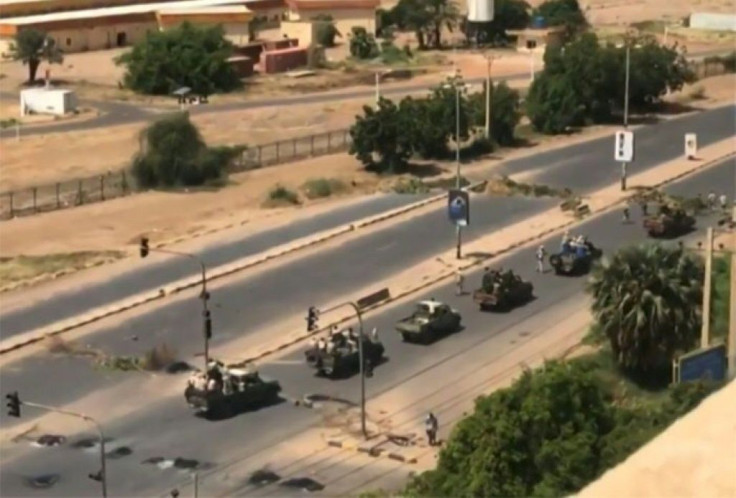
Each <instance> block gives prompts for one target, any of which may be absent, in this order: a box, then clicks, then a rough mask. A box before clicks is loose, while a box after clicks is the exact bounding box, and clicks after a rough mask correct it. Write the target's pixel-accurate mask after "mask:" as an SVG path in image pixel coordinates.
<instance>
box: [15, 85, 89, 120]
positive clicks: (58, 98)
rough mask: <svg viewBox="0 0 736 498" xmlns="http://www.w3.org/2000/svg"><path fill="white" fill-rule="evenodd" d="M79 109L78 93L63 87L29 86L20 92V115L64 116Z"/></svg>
mask: <svg viewBox="0 0 736 498" xmlns="http://www.w3.org/2000/svg"><path fill="white" fill-rule="evenodd" d="M76 110H77V95H76V93H74V91H73V90H64V89H61V88H28V89H26V90H21V92H20V115H21V116H25V115H27V114H53V115H55V116H63V115H64V114H68V113H70V112H74V111H76Z"/></svg>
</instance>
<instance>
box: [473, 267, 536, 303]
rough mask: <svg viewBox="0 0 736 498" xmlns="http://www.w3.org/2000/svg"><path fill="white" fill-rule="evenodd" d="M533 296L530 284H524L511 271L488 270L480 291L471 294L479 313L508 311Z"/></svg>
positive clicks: (532, 288)
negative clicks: (498, 310)
mask: <svg viewBox="0 0 736 498" xmlns="http://www.w3.org/2000/svg"><path fill="white" fill-rule="evenodd" d="M533 294H534V286H533V285H532V284H531V282H525V281H524V280H522V279H521V277H520V276H519V275H515V274H514V272H513V271H511V270H508V271H507V272H505V273H502V272H500V271H498V270H489V271H487V272H486V273H485V274H484V275H483V281H482V283H481V287H480V289H477V290H476V291H474V292H473V301H475V302H476V303H478V305H479V306H480V309H481V311H488V310H494V309H510V308H513V307H514V306H518V305H519V304H522V303H525V302H527V301H529V300H530V299H531V298H532V296H533Z"/></svg>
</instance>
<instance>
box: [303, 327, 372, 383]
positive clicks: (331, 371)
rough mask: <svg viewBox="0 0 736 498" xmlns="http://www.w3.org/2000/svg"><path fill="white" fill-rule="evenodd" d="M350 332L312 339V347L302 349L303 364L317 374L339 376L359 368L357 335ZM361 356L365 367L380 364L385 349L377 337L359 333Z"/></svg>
mask: <svg viewBox="0 0 736 498" xmlns="http://www.w3.org/2000/svg"><path fill="white" fill-rule="evenodd" d="M359 335H360V334H353V333H352V331H350V330H347V331H342V332H337V333H333V334H331V335H330V336H329V337H328V338H327V339H326V340H325V339H320V340H319V341H313V343H312V346H311V347H310V348H309V349H308V350H307V351H305V352H304V356H306V359H307V364H308V365H309V366H310V367H312V368H314V369H316V370H317V374H318V375H322V376H325V377H332V378H336V377H340V376H342V375H346V374H348V373H350V372H356V371H358V369H359V368H360V349H359V344H358V336H359ZM362 341H363V357H364V361H365V368H366V370H371V369H372V368H373V367H374V366H376V365H378V363H380V361H381V359H382V358H383V353H384V351H385V348H384V347H383V344H382V343H381V341H379V340H378V338H377V337H369V336H367V335H366V334H363V337H362Z"/></svg>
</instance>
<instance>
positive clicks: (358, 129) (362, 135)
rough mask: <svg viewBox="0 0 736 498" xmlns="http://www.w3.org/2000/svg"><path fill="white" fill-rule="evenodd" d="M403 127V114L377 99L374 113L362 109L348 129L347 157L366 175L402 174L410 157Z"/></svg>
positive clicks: (389, 102)
mask: <svg viewBox="0 0 736 498" xmlns="http://www.w3.org/2000/svg"><path fill="white" fill-rule="evenodd" d="M406 124H407V123H406V119H405V114H403V113H402V112H401V111H400V110H399V107H398V106H397V105H396V104H394V103H393V102H392V101H391V100H388V99H384V98H382V99H380V100H379V102H378V108H377V109H374V108H372V107H370V106H364V107H363V115H362V116H357V117H356V121H355V124H353V126H351V127H350V137H351V138H352V143H351V145H350V154H352V155H354V156H355V157H356V158H357V159H358V160H359V161H360V162H361V163H363V165H364V166H365V167H366V169H367V170H369V171H375V172H377V173H383V172H388V173H398V172H401V171H402V170H403V169H404V168H406V166H407V161H408V159H409V158H410V157H411V154H412V148H411V143H410V138H409V135H408V134H407V133H405V127H406Z"/></svg>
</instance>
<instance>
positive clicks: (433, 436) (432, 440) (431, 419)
mask: <svg viewBox="0 0 736 498" xmlns="http://www.w3.org/2000/svg"><path fill="white" fill-rule="evenodd" d="M438 427H439V422H437V417H435V416H434V413H432V412H429V414H428V415H427V418H426V419H424V429H425V430H426V431H427V442H428V443H429V445H430V446H435V445H436V444H437V429H438Z"/></svg>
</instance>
